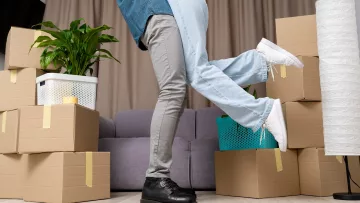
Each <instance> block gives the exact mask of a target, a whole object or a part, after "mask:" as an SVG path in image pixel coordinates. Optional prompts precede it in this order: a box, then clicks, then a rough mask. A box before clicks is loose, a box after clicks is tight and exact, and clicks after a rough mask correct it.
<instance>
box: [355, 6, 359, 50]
mask: <svg viewBox="0 0 360 203" xmlns="http://www.w3.org/2000/svg"><path fill="white" fill-rule="evenodd" d="M355 6H356V8H355V9H356V19H357V29H358V38H359V47H360V1H359V0H356V1H355Z"/></svg>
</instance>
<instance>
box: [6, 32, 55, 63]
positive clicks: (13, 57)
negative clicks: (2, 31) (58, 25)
mask: <svg viewBox="0 0 360 203" xmlns="http://www.w3.org/2000/svg"><path fill="white" fill-rule="evenodd" d="M39 36H50V35H48V34H47V33H45V32H41V31H39V30H32V29H25V28H18V27H11V29H10V31H9V34H8V37H7V41H6V50H5V66H4V68H5V69H19V68H37V69H41V65H40V56H41V54H42V52H43V51H44V48H36V47H34V48H33V49H32V50H31V51H30V52H29V50H30V47H31V45H32V44H33V43H34V41H35V40H36V39H37V38H38V37H39ZM47 70H55V69H54V66H49V68H48V69H47Z"/></svg>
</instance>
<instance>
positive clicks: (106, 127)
mask: <svg viewBox="0 0 360 203" xmlns="http://www.w3.org/2000/svg"><path fill="white" fill-rule="evenodd" d="M99 123H100V129H99V131H100V135H99V138H114V137H115V135H116V132H115V124H114V121H113V120H110V119H106V118H103V117H100V120H99Z"/></svg>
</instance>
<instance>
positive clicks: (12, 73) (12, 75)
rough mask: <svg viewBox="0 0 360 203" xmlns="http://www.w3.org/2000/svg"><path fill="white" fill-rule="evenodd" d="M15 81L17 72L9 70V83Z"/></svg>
mask: <svg viewBox="0 0 360 203" xmlns="http://www.w3.org/2000/svg"><path fill="white" fill-rule="evenodd" d="M16 81H17V70H10V82H11V83H14V84H15V83H16Z"/></svg>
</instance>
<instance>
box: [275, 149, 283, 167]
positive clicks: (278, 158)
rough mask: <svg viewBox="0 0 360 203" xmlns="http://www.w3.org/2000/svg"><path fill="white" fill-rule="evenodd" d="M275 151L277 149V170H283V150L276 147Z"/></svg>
mask: <svg viewBox="0 0 360 203" xmlns="http://www.w3.org/2000/svg"><path fill="white" fill-rule="evenodd" d="M274 151H275V160H276V171H277V172H281V171H283V170H284V169H283V164H282V159H281V151H280V149H279V148H276V149H274Z"/></svg>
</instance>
